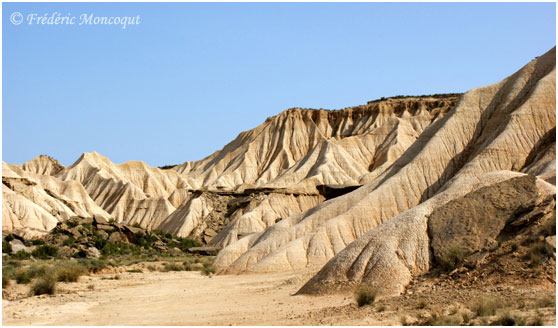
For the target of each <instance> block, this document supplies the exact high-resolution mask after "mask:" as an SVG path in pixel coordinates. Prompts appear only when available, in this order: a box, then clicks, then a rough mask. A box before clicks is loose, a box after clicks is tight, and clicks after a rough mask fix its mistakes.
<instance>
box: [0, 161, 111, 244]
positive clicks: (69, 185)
mask: <svg viewBox="0 0 558 328" xmlns="http://www.w3.org/2000/svg"><path fill="white" fill-rule="evenodd" d="M2 183H3V184H2V231H6V232H9V231H14V230H16V231H19V232H20V233H24V234H27V235H31V236H34V235H40V234H43V233H45V232H47V231H49V230H51V229H52V228H54V227H55V226H56V224H57V223H58V222H59V221H63V220H67V219H69V218H70V217H72V216H83V217H92V216H94V215H98V216H100V217H107V218H108V217H109V215H108V213H106V212H105V211H104V210H103V209H102V208H100V207H99V206H98V205H97V204H95V202H94V201H93V200H92V199H91V198H90V197H89V195H88V194H87V192H86V191H85V189H84V188H83V186H82V185H81V184H80V183H79V182H77V181H61V180H59V179H57V178H56V177H53V176H50V175H39V174H34V173H31V172H27V171H24V170H22V169H20V168H19V167H17V166H14V165H9V164H6V163H2Z"/></svg>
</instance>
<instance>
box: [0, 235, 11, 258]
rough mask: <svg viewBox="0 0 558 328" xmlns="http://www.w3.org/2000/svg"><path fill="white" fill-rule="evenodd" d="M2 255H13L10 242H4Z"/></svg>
mask: <svg viewBox="0 0 558 328" xmlns="http://www.w3.org/2000/svg"><path fill="white" fill-rule="evenodd" d="M8 236H9V235H8ZM2 253H6V254H11V253H12V245H10V243H9V242H7V241H3V242H2Z"/></svg>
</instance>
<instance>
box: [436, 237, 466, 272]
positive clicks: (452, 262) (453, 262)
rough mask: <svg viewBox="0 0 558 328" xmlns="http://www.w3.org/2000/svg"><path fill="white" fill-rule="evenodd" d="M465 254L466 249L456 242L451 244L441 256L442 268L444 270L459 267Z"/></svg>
mask: <svg viewBox="0 0 558 328" xmlns="http://www.w3.org/2000/svg"><path fill="white" fill-rule="evenodd" d="M466 256H467V250H466V249H465V248H464V247H462V246H461V245H458V244H453V245H451V246H450V247H449V248H448V249H447V250H446V252H445V253H444V255H443V256H442V258H441V261H440V262H441V263H440V264H441V265H442V269H444V270H446V271H452V270H454V269H455V268H457V267H459V266H460V265H461V264H462V263H463V260H464V259H465V257H466Z"/></svg>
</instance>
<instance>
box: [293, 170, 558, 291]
mask: <svg viewBox="0 0 558 328" xmlns="http://www.w3.org/2000/svg"><path fill="white" fill-rule="evenodd" d="M552 196H555V190H554V186H552V185H550V184H548V183H546V182H544V181H543V180H541V179H536V178H535V177H533V176H530V175H524V174H522V173H516V172H510V171H495V172H490V173H486V174H483V175H482V176H480V177H478V178H471V179H469V180H467V181H465V182H463V183H461V184H459V185H453V186H451V187H450V188H447V189H446V190H444V191H442V192H440V193H438V194H436V195H435V196H433V197H432V198H430V199H429V200H427V201H425V202H423V203H421V204H420V205H418V206H415V207H414V208H412V209H411V210H409V211H406V212H404V213H402V214H400V215H398V216H396V217H394V218H393V219H391V220H389V221H387V222H386V223H384V224H381V225H380V226H378V227H377V228H376V229H373V230H371V231H369V232H367V233H366V234H364V235H363V236H361V237H360V238H358V239H357V240H356V241H355V242H353V243H351V244H350V245H349V246H348V247H346V248H345V249H344V250H343V251H341V252H340V253H339V254H337V255H336V256H335V257H334V258H333V259H332V260H330V261H329V262H328V263H327V264H326V265H325V266H324V267H323V268H322V269H321V270H320V272H319V273H318V274H317V275H315V276H314V277H313V278H312V279H311V280H310V281H308V282H307V283H306V284H305V285H304V286H303V287H302V288H301V290H300V291H299V293H302V294H321V293H330V292H334V291H338V290H343V289H347V288H354V287H356V286H358V285H359V284H362V283H364V284H367V285H371V286H374V287H376V288H378V289H379V290H380V291H381V293H382V294H385V295H389V294H399V293H401V292H402V291H403V290H404V287H405V286H406V285H407V284H408V283H409V282H410V280H411V279H412V278H413V277H414V276H417V275H419V274H421V273H424V272H427V271H428V270H429V269H430V267H431V265H432V261H433V260H434V261H437V262H441V261H443V260H444V257H445V256H446V254H447V251H448V249H449V248H450V247H451V246H452V245H459V247H463V248H464V249H465V250H466V251H468V253H471V254H472V253H475V252H478V251H481V250H484V249H486V248H489V247H491V245H490V243H491V242H495V238H496V237H497V236H498V235H499V234H500V232H501V231H502V230H503V228H504V227H505V226H506V224H509V223H511V222H513V220H514V219H517V217H520V216H521V214H522V213H523V214H525V213H526V212H530V211H532V210H533V209H534V208H535V207H536V206H538V205H541V204H544V203H545V202H547V201H548V200H549V199H550V200H552ZM484 197H487V198H488V199H489V200H488V201H483V198H484ZM512 198H513V199H512ZM552 202H553V203H554V201H553V200H552ZM450 209H451V210H452V211H448V210H450ZM550 209H551V210H552V208H550ZM554 209H555V203H554ZM496 244H497V243H496Z"/></svg>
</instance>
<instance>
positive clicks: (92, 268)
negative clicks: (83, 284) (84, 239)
mask: <svg viewBox="0 0 558 328" xmlns="http://www.w3.org/2000/svg"><path fill="white" fill-rule="evenodd" d="M78 264H79V265H80V266H82V267H83V268H85V270H87V271H88V272H92V273H97V272H99V271H101V270H103V269H104V268H106V267H107V262H106V261H103V260H97V259H79V260H78Z"/></svg>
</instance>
